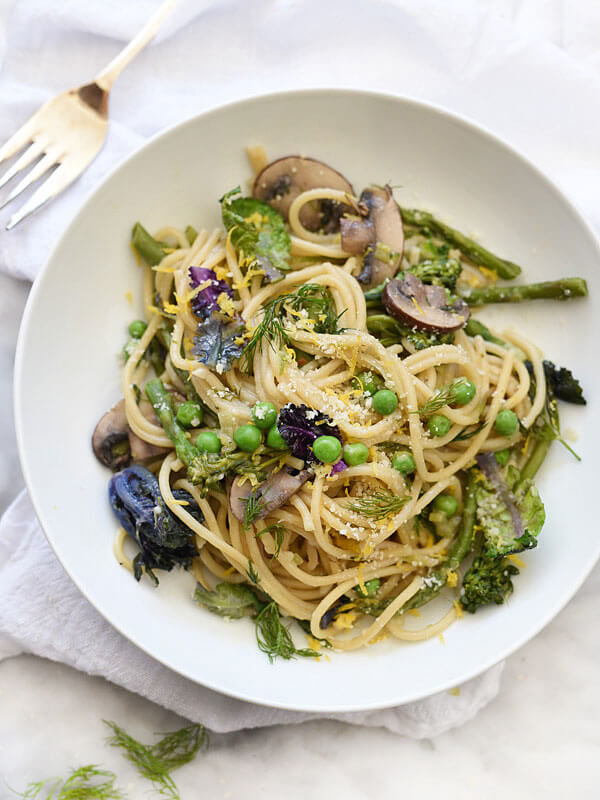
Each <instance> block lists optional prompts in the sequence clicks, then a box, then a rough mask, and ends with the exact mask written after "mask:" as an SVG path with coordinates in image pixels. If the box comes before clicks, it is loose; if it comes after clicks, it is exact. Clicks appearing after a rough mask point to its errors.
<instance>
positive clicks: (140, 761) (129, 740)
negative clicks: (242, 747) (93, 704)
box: [59, 720, 208, 800]
mask: <svg viewBox="0 0 600 800" xmlns="http://www.w3.org/2000/svg"><path fill="white" fill-rule="evenodd" d="M104 722H105V724H106V725H108V727H109V728H111V730H112V731H113V735H112V736H111V737H110V738H109V739H108V742H109V744H111V745H113V747H119V748H120V749H121V750H122V751H123V755H124V757H125V758H127V759H128V760H129V761H131V763H132V764H133V765H134V766H135V767H136V769H137V770H138V772H139V773H140V775H141V776H142V777H144V778H147V779H148V780H149V781H152V783H153V784H154V787H155V789H156V790H157V791H158V793H159V794H160V795H161V796H162V797H166V798H170V800H180V795H179V791H178V789H177V786H176V784H175V782H174V780H173V778H172V777H171V775H170V772H171V770H173V769H176V768H177V767H181V766H183V765H184V764H188V763H189V762H190V761H192V760H193V759H194V758H195V756H196V754H197V753H198V751H199V750H200V748H201V747H203V746H208V732H207V731H206V729H205V728H204V727H203V726H202V725H188V726H186V727H185V728H181V730H178V731H173V732H172V733H168V734H167V735H166V736H164V737H163V738H162V739H160V741H158V742H156V744H153V745H145V744H142V743H141V742H138V741H137V739H134V738H133V736H130V735H129V734H128V733H127V732H126V731H124V730H123V728H121V727H120V726H119V725H117V724H116V722H111V721H109V720H104ZM90 797H94V798H95V797H99V795H90ZM59 800H62V798H59Z"/></svg>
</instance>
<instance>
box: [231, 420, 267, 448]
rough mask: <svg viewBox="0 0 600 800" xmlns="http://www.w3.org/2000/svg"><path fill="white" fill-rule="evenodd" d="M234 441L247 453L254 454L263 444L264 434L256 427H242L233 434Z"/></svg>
mask: <svg viewBox="0 0 600 800" xmlns="http://www.w3.org/2000/svg"><path fill="white" fill-rule="evenodd" d="M233 440H234V442H235V443H236V444H237V446H238V447H239V448H240V450H244V451H245V452H246V453H253V452H254V451H255V450H256V448H257V447H258V446H259V444H260V443H261V442H262V434H261V432H260V430H259V429H258V428H257V427H256V425H240V427H239V428H236V429H235V431H234V432H233Z"/></svg>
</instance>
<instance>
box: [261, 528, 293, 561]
mask: <svg viewBox="0 0 600 800" xmlns="http://www.w3.org/2000/svg"><path fill="white" fill-rule="evenodd" d="M263 533H270V534H272V536H273V539H275V550H274V551H273V555H272V556H271V558H272V559H273V558H278V557H279V553H280V552H281V545H282V544H283V540H284V538H285V533H286V530H285V528H284V527H283V525H282V524H281V523H280V522H274V523H273V524H272V525H267V527H266V528H263V529H262V531H259V532H258V533H257V534H256V538H257V539H260V537H261V536H262V535H263Z"/></svg>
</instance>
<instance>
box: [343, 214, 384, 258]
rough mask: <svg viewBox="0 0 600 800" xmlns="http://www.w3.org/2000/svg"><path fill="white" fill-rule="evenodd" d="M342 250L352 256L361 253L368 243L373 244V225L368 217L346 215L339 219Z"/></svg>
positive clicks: (374, 239) (375, 238)
mask: <svg viewBox="0 0 600 800" xmlns="http://www.w3.org/2000/svg"><path fill="white" fill-rule="evenodd" d="M340 232H341V234H342V250H344V252H346V253H350V254H351V255H353V256H359V255H362V254H363V253H364V252H365V250H366V249H367V247H369V245H372V244H375V242H376V241H377V237H376V235H375V225H374V224H373V220H372V219H370V218H368V217H356V216H348V217H342V218H341V220H340Z"/></svg>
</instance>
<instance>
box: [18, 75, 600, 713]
mask: <svg viewBox="0 0 600 800" xmlns="http://www.w3.org/2000/svg"><path fill="white" fill-rule="evenodd" d="M331 93H335V94H340V95H354V96H364V97H367V98H374V99H377V98H379V99H382V100H388V101H400V102H401V103H406V104H409V105H412V106H414V107H416V108H424V109H427V110H429V111H431V112H434V113H436V114H439V115H441V116H443V117H446V118H447V119H448V120H450V121H452V122H453V123H455V124H457V125H459V126H462V127H464V128H466V129H468V130H470V131H472V132H474V133H476V134H479V135H480V136H483V137H485V138H487V139H488V140H490V141H491V142H492V143H493V144H494V145H496V146H497V147H500V148H502V149H504V150H505V151H507V152H508V153H509V155H511V156H512V157H513V158H515V159H516V160H517V161H519V162H521V163H522V164H523V165H524V166H525V167H527V168H528V169H530V170H531V171H532V172H534V173H535V175H536V177H537V178H538V179H539V180H540V181H541V182H542V183H543V184H545V186H546V188H547V189H548V190H549V191H550V192H552V193H553V194H554V195H555V196H556V197H557V198H558V200H559V201H561V202H562V203H563V204H564V205H565V206H566V207H567V208H568V210H569V211H570V212H571V213H572V214H573V216H574V218H575V219H576V221H577V223H578V224H579V225H580V226H581V228H582V230H583V231H584V232H585V233H586V234H587V237H588V239H589V241H590V243H591V244H592V246H593V248H594V249H595V251H596V255H597V257H598V263H599V264H600V237H599V236H598V235H597V234H596V232H595V231H594V229H593V228H592V226H591V225H590V223H589V222H588V221H587V219H586V217H585V215H584V213H583V211H582V210H581V209H580V208H579V207H578V205H577V203H576V202H574V201H573V200H572V198H571V197H570V196H569V195H568V194H567V193H566V192H565V190H563V189H562V188H561V187H559V185H558V184H557V183H556V182H555V181H554V180H552V179H551V178H549V177H548V176H547V175H546V173H545V172H544V171H543V170H542V169H541V168H540V167H538V166H537V164H536V163H535V162H534V161H532V160H531V159H530V158H528V157H527V156H525V155H523V154H522V153H521V152H520V151H519V150H518V149H517V148H516V147H514V146H513V145H511V144H509V143H508V142H507V141H505V140H504V139H503V138H502V137H500V136H498V135H497V134H495V133H493V132H492V131H491V130H489V129H488V128H487V127H486V126H484V125H482V124H481V123H479V122H477V121H475V120H473V119H472V118H470V117H469V116H466V115H464V114H462V113H461V114H459V113H457V112H455V111H452V110H451V109H449V108H447V107H445V106H443V105H441V104H439V103H434V102H431V101H426V100H422V99H420V98H418V97H414V96H410V95H406V94H401V93H394V92H384V91H378V90H368V89H353V88H348V87H315V88H310V87H308V88H302V89H293V90H289V91H285V90H282V91H275V92H268V93H256V94H251V95H246V96H244V97H243V98H239V99H237V100H231V101H228V102H226V103H223V104H220V105H217V106H212V107H211V108H209V109H206V110H204V111H202V112H200V113H198V114H194V115H193V116H191V117H188V118H187V119H185V120H182V121H180V122H178V123H176V124H174V125H171V126H169V127H168V128H166V129H164V130H162V131H159V132H158V133H156V134H154V135H153V136H152V137H150V138H149V139H148V140H147V141H146V142H144V144H143V145H141V146H140V147H138V148H137V149H136V150H135V151H134V152H133V153H130V154H129V155H128V156H126V157H125V158H124V159H123V160H121V161H120V162H119V163H118V164H116V165H115V166H114V167H113V168H112V169H111V170H110V171H109V172H107V174H106V175H105V176H104V178H103V179H102V181H101V182H100V183H99V184H98V186H96V187H95V188H94V189H92V190H91V191H90V192H89V193H88V194H87V196H86V198H85V199H84V200H83V202H82V203H81V205H80V206H79V207H78V210H77V211H76V213H75V215H74V216H73V218H72V220H71V221H70V222H69V223H68V225H67V227H66V228H65V230H64V231H63V232H62V234H61V235H60V236H59V238H58V240H57V241H56V243H55V244H54V246H53V247H52V250H51V252H50V254H49V256H48V258H47V259H46V261H45V263H44V265H43V267H42V268H41V269H40V272H39V273H38V275H37V276H36V279H35V280H34V282H33V285H32V288H31V291H30V293H29V296H28V298H27V302H26V305H25V309H24V312H23V317H22V319H21V324H20V328H19V334H18V339H17V346H16V352H15V368H14V379H13V408H14V421H15V433H16V440H17V448H18V453H19V459H20V464H21V470H22V472H23V476H24V480H25V485H26V488H27V491H28V493H29V497H30V499H31V502H32V505H33V508H34V511H35V513H36V516H37V519H38V521H39V523H40V527H41V528H42V531H43V532H44V535H45V537H46V539H47V541H48V543H49V545H50V547H51V548H52V550H53V552H54V554H55V556H56V558H57V559H58V561H59V563H60V564H61V566H62V567H63V569H64V570H65V572H66V573H67V575H68V576H69V578H70V579H71V580H72V581H73V583H74V584H75V586H76V587H77V588H78V590H79V591H80V592H81V594H82V595H83V596H84V597H85V598H86V600H87V601H88V602H89V603H90V604H91V605H92V606H93V607H94V608H95V610H96V611H98V613H100V614H101V615H102V617H103V618H104V619H106V621H107V622H108V623H109V624H110V625H111V626H112V627H113V628H115V629H116V630H117V631H118V632H119V633H120V634H121V635H122V636H124V637H125V638H126V639H127V640H128V641H130V642H132V643H133V644H134V645H135V646H136V647H138V648H139V649H140V650H142V651H143V652H145V653H146V654H147V655H148V656H149V657H150V658H152V659H154V660H155V661H158V662H159V663H161V664H163V665H164V666H165V667H167V668H169V669H171V670H173V672H175V673H177V674H179V675H181V676H182V677H184V678H186V679H188V680H190V681H192V682H194V683H197V684H199V685H202V686H205V687H207V688H209V689H212V690H214V691H216V692H218V693H220V694H224V695H226V696H229V697H234V698H236V699H238V700H243V701H246V702H250V703H257V704H260V705H263V706H267V707H271V708H279V709H284V710H294V711H300V712H309V713H346V712H348V713H350V712H355V711H369V710H377V709H383V708H390V707H393V706H395V705H398V703H399V702H401V703H402V704H407V703H411V702H415V701H418V700H422V699H425V698H427V697H431V696H432V695H434V694H438V693H441V692H444V691H447V690H448V689H451V688H452V687H454V686H456V685H457V684H462V683H465V682H466V681H469V680H471V679H472V678H475V677H476V676H478V675H481V674H482V673H483V672H485V671H486V670H488V669H490V668H491V667H493V666H494V665H496V664H498V663H499V662H501V661H502V660H504V659H505V658H507V657H508V656H510V655H512V654H513V653H515V652H516V651H517V650H519V649H520V648H521V647H523V645H525V644H526V643H527V642H529V641H530V640H531V639H533V638H534V637H535V636H536V635H537V634H538V633H540V631H541V630H543V629H544V628H545V627H546V626H547V625H548V624H549V623H550V622H551V621H552V619H553V618H554V617H555V616H556V615H557V614H558V613H559V612H560V611H561V610H562V609H563V608H564V607H565V605H566V604H567V603H568V602H569V601H570V600H571V599H572V598H573V596H574V595H575V594H576V593H577V591H578V590H579V589H580V588H581V586H582V584H583V583H584V581H585V580H586V578H587V577H588V576H589V574H590V573H591V571H592V569H593V568H594V566H595V565H596V563H597V562H598V560H599V559H600V540H599V541H598V545H597V547H596V549H595V551H594V552H593V553H591V554H589V555H588V558H587V559H586V561H585V564H584V565H583V566H582V569H581V570H580V572H579V574H578V575H577V577H576V578H575V579H574V580H573V581H571V582H570V583H569V584H568V586H566V587H565V588H564V589H563V591H562V592H557V593H556V594H555V595H554V602H553V603H549V604H548V607H547V611H546V613H545V614H544V615H541V614H540V615H539V616H538V617H537V618H536V619H535V622H534V624H532V625H531V626H530V628H528V629H527V630H526V631H525V632H524V633H523V634H522V635H521V636H520V637H519V638H517V639H515V640H514V641H512V642H511V643H510V644H508V645H506V646H505V647H504V648H503V649H502V650H500V651H499V652H498V653H496V654H494V656H493V657H490V658H488V659H486V660H482V661H478V663H477V665H476V666H474V667H471V668H468V667H465V669H464V670H463V672H462V673H461V674H460V675H459V676H458V677H457V676H456V675H454V676H453V677H452V678H449V679H448V680H447V681H445V682H444V681H440V682H439V683H438V684H437V685H436V686H435V687H433V688H431V689H430V690H427V691H417V692H415V693H414V695H410V696H409V697H408V698H407V697H406V696H404V697H403V698H402V700H401V701H398V700H394V698H393V697H392V698H391V699H390V700H389V702H388V701H385V702H372V701H371V702H367V703H360V702H358V703H357V702H351V703H347V704H339V703H338V704H337V705H335V706H323V705H315V706H313V705H310V704H308V705H307V704H302V705H298V704H293V703H292V704H290V703H284V702H277V701H274V700H268V701H267V700H265V699H264V698H260V697H256V696H253V695H250V694H246V693H244V692H243V691H241V690H240V691H233V690H231V689H230V688H227V689H225V688H223V687H222V686H219V685H217V683H216V682H215V681H200V680H199V679H198V678H196V677H193V676H191V675H189V674H188V673H187V672H185V671H182V670H181V669H180V668H178V666H177V664H176V663H172V662H171V660H170V659H169V657H168V655H165V656H159V655H156V654H155V653H153V652H151V651H150V649H149V648H148V647H146V646H144V645H143V644H140V643H139V642H138V641H136V639H135V638H134V637H133V636H132V634H131V633H129V632H127V631H125V630H123V629H122V628H121V627H120V626H119V624H118V622H117V621H115V620H113V619H112V618H109V617H108V616H106V615H105V614H104V612H103V611H102V609H101V608H99V607H98V606H97V605H96V604H95V603H94V602H93V601H92V600H91V598H90V597H89V596H88V594H87V592H86V589H85V586H83V585H81V582H80V581H79V580H78V578H77V575H76V574H74V572H73V570H71V569H70V568H69V566H68V565H67V564H66V563H65V562H64V561H63V559H61V557H60V555H59V553H58V551H57V548H56V547H55V544H54V541H53V539H52V536H51V535H50V534H49V533H48V529H49V528H50V527H51V524H50V523H49V522H48V520H47V517H46V515H45V512H44V508H43V507H42V506H41V504H40V503H39V502H38V500H37V498H36V493H35V487H34V485H33V482H32V480H31V476H30V472H29V468H28V464H27V456H26V453H25V448H24V444H23V420H22V417H21V402H20V393H19V392H20V386H21V382H22V374H23V352H24V349H25V339H26V333H27V329H28V327H29V323H30V318H31V316H32V312H33V308H34V306H35V303H36V300H37V296H38V293H39V292H40V291H41V289H40V288H39V287H40V286H41V285H42V281H41V280H40V278H42V276H44V275H45V273H46V271H47V270H48V268H49V265H50V264H51V263H52V261H53V260H54V256H55V253H56V252H57V251H59V250H60V247H61V246H62V243H63V240H64V239H66V238H68V236H69V235H70V233H71V230H72V229H74V228H75V227H76V225H77V224H78V220H79V216H80V214H81V213H82V212H83V211H84V210H85V209H86V208H87V207H88V205H90V204H91V203H92V202H93V201H94V199H95V197H96V194H97V193H99V192H100V191H101V189H102V188H103V187H104V184H105V183H106V182H108V181H109V180H111V179H112V177H113V176H114V175H116V174H117V173H119V172H121V171H122V170H125V169H127V167H128V165H129V164H130V162H131V161H133V160H135V159H136V158H137V157H138V156H139V155H140V154H141V153H142V152H143V151H145V150H146V149H147V148H149V147H151V146H152V145H154V143H156V142H157V141H159V140H161V139H163V138H166V137H168V136H170V135H171V134H172V133H173V132H175V131H178V130H180V129H183V128H184V127H186V126H191V125H194V124H196V122H197V120H199V119H201V118H204V117H210V116H212V115H214V114H219V113H220V112H222V111H225V110H227V109H230V108H233V107H240V106H244V105H246V104H251V103H253V102H256V101H276V100H277V99H278V98H282V99H289V98H290V97H294V96H298V97H308V96H310V95H316V96H318V95H327V94H331ZM34 219H35V218H34ZM582 563H583V562H582ZM347 657H349V658H351V657H352V656H351V654H349V655H347Z"/></svg>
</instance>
